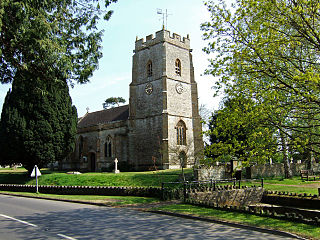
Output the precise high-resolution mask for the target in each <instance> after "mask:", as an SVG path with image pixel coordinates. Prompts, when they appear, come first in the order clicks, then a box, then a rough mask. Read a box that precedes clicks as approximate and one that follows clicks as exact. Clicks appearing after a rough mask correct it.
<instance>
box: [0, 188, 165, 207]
mask: <svg viewBox="0 0 320 240" xmlns="http://www.w3.org/2000/svg"><path fill="white" fill-rule="evenodd" d="M0 193H9V194H15V195H19V196H27V197H43V198H51V199H60V200H76V201H85V202H96V203H104V204H106V205H110V206H121V205H141V204H150V203H156V202H159V199H158V198H150V197H134V196H95V195H56V194H43V193H28V192H14V193H12V192H6V191H0Z"/></svg>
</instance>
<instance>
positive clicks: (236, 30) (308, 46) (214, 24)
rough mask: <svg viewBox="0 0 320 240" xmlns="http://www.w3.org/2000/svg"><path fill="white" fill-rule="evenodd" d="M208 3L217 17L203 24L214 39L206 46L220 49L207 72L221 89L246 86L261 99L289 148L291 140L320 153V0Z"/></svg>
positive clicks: (252, 95)
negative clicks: (319, 150) (216, 79)
mask: <svg viewBox="0 0 320 240" xmlns="http://www.w3.org/2000/svg"><path fill="white" fill-rule="evenodd" d="M206 5H207V7H208V10H209V11H210V13H211V21H210V22H207V23H204V24H203V25H202V30H203V31H205V33H204V36H205V38H206V39H208V40H209V39H210V40H211V42H210V43H209V45H208V47H207V48H206V49H205V51H206V52H207V53H215V59H212V60H211V61H210V67H209V69H208V70H207V71H206V73H207V74H213V75H214V76H217V77H219V80H218V81H217V83H216V89H217V91H218V92H219V91H221V90H223V91H224V92H225V93H227V94H228V95H229V96H233V95H234V94H236V93H239V92H241V93H243V94H244V95H245V96H246V97H247V98H250V99H252V100H253V101H254V102H255V103H256V104H257V105H259V108H258V109H259V111H260V112H259V114H258V115H259V116H261V117H263V119H264V121H265V124H266V125H269V126H270V127H273V128H276V129H278V131H279V134H278V137H279V140H278V142H279V143H280V142H282V145H287V146H282V149H283V150H284V151H285V152H286V150H285V149H288V144H291V146H290V147H291V149H294V148H295V149H303V148H304V149H308V150H311V151H313V152H316V153H319V152H318V150H317V149H319V144H320V141H319V139H320V135H319V126H320V122H319V120H320V118H319V113H320V111H319V110H320V108H319V105H320V94H319V93H320V90H319V89H320V88H319V70H320V69H319V64H318V58H319V50H320V48H319V46H320V33H319V31H318V26H319V24H320V17H319V15H318V12H319V10H320V5H319V1H317V0H299V1H297V0H274V1H255V0H237V1H235V3H234V4H233V5H232V8H233V9H230V8H228V7H227V5H226V4H225V3H224V1H222V0H220V1H219V3H218V4H214V3H213V2H212V1H209V2H207V3H206ZM281 136H283V137H281ZM285 139H286V140H285ZM285 152H283V154H284V159H287V160H286V161H288V158H287V157H286V156H285V154H286V153H285Z"/></svg>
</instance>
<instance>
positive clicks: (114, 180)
mask: <svg viewBox="0 0 320 240" xmlns="http://www.w3.org/2000/svg"><path fill="white" fill-rule="evenodd" d="M185 172H186V173H191V172H192V169H185ZM41 173H42V175H41V176H40V177H39V178H38V183H39V185H56V186H122V187H160V186H161V183H162V182H171V181H179V177H180V174H181V170H160V171H148V172H121V173H120V174H114V173H83V174H79V175H76V174H67V173H66V172H52V171H49V170H43V169H41ZM0 183H2V184H29V185H34V184H36V181H35V178H31V177H30V176H28V175H27V173H26V172H22V171H19V172H17V171H14V170H8V171H0Z"/></svg>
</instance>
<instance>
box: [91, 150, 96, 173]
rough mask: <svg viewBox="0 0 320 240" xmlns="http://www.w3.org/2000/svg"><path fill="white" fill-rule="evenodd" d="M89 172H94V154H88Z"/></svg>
mask: <svg viewBox="0 0 320 240" xmlns="http://www.w3.org/2000/svg"><path fill="white" fill-rule="evenodd" d="M90 167H91V168H90V171H91V172H95V171H96V155H95V154H94V153H90Z"/></svg>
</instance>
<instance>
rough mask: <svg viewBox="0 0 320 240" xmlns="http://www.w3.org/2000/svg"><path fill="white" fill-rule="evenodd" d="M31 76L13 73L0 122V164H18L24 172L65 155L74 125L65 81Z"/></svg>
mask: <svg viewBox="0 0 320 240" xmlns="http://www.w3.org/2000/svg"><path fill="white" fill-rule="evenodd" d="M33 77H34V76H33V75H32V74H29V73H28V72H17V73H16V75H15V79H14V81H13V84H12V90H9V91H8V93H7V96H6V98H5V102H4V105H3V110H2V114H1V121H0V152H1V154H0V163H1V165H6V164H14V163H22V165H23V166H24V167H25V168H26V169H27V170H28V171H31V170H32V168H33V167H34V165H38V167H40V168H41V167H44V166H46V165H47V164H48V163H50V162H54V161H60V160H62V159H63V158H65V157H66V156H68V154H69V153H70V152H72V151H73V149H74V141H75V134H76V126H77V110H76V108H75V106H72V102H71V98H70V96H69V89H68V86H67V84H66V83H65V82H64V83H63V82H60V81H59V82H56V83H54V82H48V81H42V80H41V79H40V78H36V79H34V78H33ZM43 90H44V91H45V92H43Z"/></svg>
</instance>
